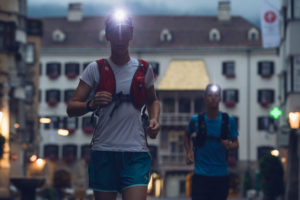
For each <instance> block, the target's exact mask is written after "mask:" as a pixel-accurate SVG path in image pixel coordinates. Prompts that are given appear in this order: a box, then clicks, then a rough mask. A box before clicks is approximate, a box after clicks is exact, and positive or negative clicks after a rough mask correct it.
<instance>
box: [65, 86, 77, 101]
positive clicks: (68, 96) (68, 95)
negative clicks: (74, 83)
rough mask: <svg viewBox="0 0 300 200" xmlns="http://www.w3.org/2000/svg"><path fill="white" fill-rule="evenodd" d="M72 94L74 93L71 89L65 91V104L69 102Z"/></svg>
mask: <svg viewBox="0 0 300 200" xmlns="http://www.w3.org/2000/svg"><path fill="white" fill-rule="evenodd" d="M74 92H75V90H73V89H70V90H65V99H64V101H65V103H68V102H69V101H70V99H71V98H72V96H73V94H74Z"/></svg>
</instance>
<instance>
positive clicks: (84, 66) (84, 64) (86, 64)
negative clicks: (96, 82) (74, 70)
mask: <svg viewBox="0 0 300 200" xmlns="http://www.w3.org/2000/svg"><path fill="white" fill-rule="evenodd" d="M89 64H90V62H87V63H83V70H85V68H86V67H87V66H88V65H89Z"/></svg>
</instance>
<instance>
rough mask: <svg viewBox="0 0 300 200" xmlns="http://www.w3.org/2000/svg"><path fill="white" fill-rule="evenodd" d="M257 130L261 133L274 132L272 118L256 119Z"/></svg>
mask: <svg viewBox="0 0 300 200" xmlns="http://www.w3.org/2000/svg"><path fill="white" fill-rule="evenodd" d="M257 129H258V130H260V131H262V130H265V131H268V132H274V131H275V130H274V129H275V127H274V118H272V117H269V116H266V117H265V116H264V117H258V118H257Z"/></svg>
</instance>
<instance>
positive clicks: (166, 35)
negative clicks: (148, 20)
mask: <svg viewBox="0 0 300 200" xmlns="http://www.w3.org/2000/svg"><path fill="white" fill-rule="evenodd" d="M160 41H162V42H171V41H172V34H171V32H170V31H169V29H166V28H165V29H163V30H162V31H161V33H160Z"/></svg>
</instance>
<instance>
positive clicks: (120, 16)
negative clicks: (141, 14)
mask: <svg viewBox="0 0 300 200" xmlns="http://www.w3.org/2000/svg"><path fill="white" fill-rule="evenodd" d="M109 24H110V26H130V27H132V22H131V19H130V17H129V16H128V15H127V13H126V12H125V11H124V10H121V9H119V10H116V11H115V12H114V14H113V15H112V18H111V21H109Z"/></svg>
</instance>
